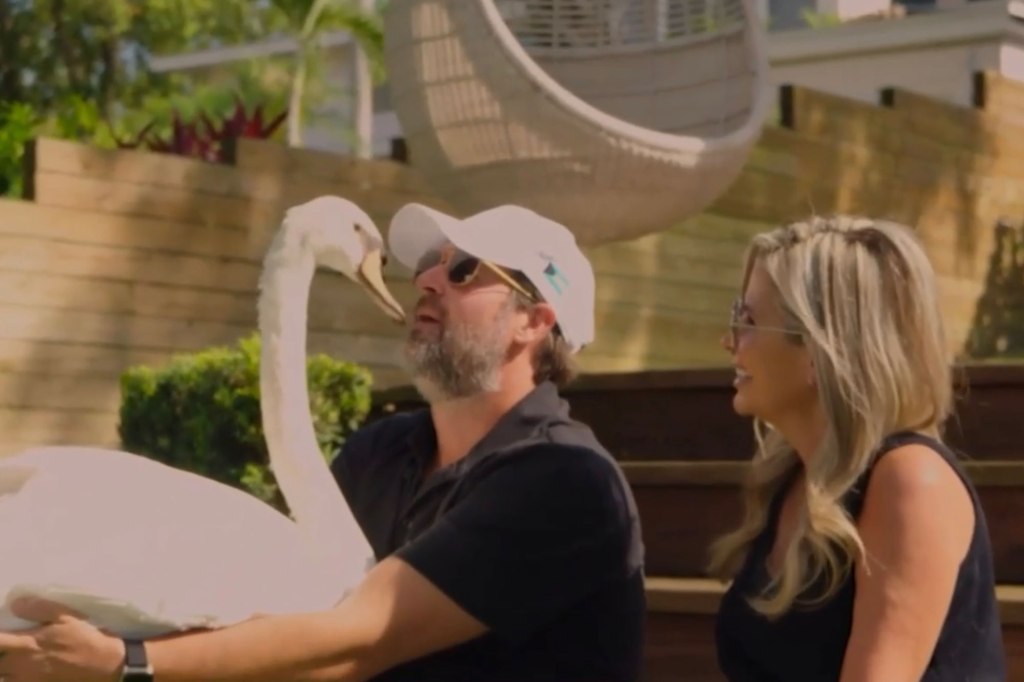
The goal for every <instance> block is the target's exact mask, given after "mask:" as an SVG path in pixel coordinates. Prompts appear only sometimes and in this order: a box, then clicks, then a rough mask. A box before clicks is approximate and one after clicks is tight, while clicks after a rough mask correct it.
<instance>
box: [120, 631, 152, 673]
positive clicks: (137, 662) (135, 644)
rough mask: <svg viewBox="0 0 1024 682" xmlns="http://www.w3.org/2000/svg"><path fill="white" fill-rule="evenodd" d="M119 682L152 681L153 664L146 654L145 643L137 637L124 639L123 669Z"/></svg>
mask: <svg viewBox="0 0 1024 682" xmlns="http://www.w3.org/2000/svg"><path fill="white" fill-rule="evenodd" d="M121 682H153V666H151V665H150V664H149V657H148V656H147V655H146V645H145V643H143V642H142V641H141V640H138V639H125V640H124V669H123V670H122V671H121Z"/></svg>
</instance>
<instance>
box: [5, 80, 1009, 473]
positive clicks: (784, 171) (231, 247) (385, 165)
mask: <svg viewBox="0 0 1024 682" xmlns="http://www.w3.org/2000/svg"><path fill="white" fill-rule="evenodd" d="M977 87H978V97H977V99H978V102H979V107H978V108H976V109H970V110H969V109H962V108H957V107H953V106H950V105H947V104H944V103H940V102H935V101H932V100H929V99H927V98H924V97H921V96H919V95H915V94H914V93H910V92H905V91H894V92H887V93H881V94H880V101H881V103H880V105H879V106H871V105H865V104H862V103H858V102H854V101H851V100H844V99H842V98H837V97H834V96H831V95H824V94H822V93H818V92H814V91H809V90H805V89H802V88H786V89H784V91H783V93H782V94H783V96H782V97H781V101H782V104H783V111H782V112H781V114H782V115H781V117H780V118H781V120H782V123H783V126H781V127H771V128H768V129H766V131H765V133H764V135H763V137H762V140H761V141H760V144H759V145H758V146H757V148H756V149H755V151H754V153H753V155H752V157H751V159H750V161H749V163H748V165H747V167H746V168H745V170H744V172H743V173H742V175H741V176H740V178H739V179H738V180H737V182H736V183H735V184H734V186H733V187H732V188H731V189H730V190H729V191H728V192H727V193H726V194H725V195H724V196H723V197H721V199H720V200H719V201H718V202H716V204H715V205H714V206H712V207H711V209H710V210H709V211H707V212H705V213H703V214H701V215H699V216H696V217H694V218H692V219H690V220H687V221H684V222H683V223H681V224H680V225H679V226H677V227H675V228H673V229H671V230H667V231H665V232H663V233H660V234H657V235H650V236H648V237H644V238H640V239H636V240H631V241H628V242H621V243H617V244H608V245H604V246H600V247H595V248H590V249H588V253H589V255H590V256H591V258H592V259H593V263H594V266H595V270H596V271H597V277H598V299H599V302H598V315H597V317H598V329H599V338H598V341H597V342H596V343H595V344H594V345H593V346H591V347H590V348H589V349H588V350H587V351H586V352H585V353H584V354H583V356H581V362H582V365H583V368H584V370H585V371H588V372H615V371H630V370H640V369H664V368H680V367H708V366H720V365H723V364H725V362H726V356H725V355H724V352H723V351H722V350H721V349H720V348H719V346H718V338H719V336H720V335H721V333H722V331H723V327H724V324H725V321H726V316H727V311H728V306H729V303H730V301H731V300H732V298H733V297H734V296H735V293H736V288H737V285H738V281H739V276H740V266H741V261H742V255H743V252H744V249H745V246H746V242H747V240H748V239H749V237H750V236H751V235H752V234H754V233H755V232H758V231H760V230H764V229H769V228H771V227H772V226H773V225H774V224H777V223H778V222H781V221H785V220H790V219H795V218H801V217H805V216H806V215H807V214H808V213H809V212H810V210H811V209H812V208H813V210H815V211H817V212H819V213H828V212H833V211H848V212H858V213H865V214H869V215H875V216H882V217H891V218H895V219H898V220H901V221H903V222H907V223H910V224H913V225H915V226H916V227H917V228H918V229H919V230H920V232H921V234H922V237H923V239H924V241H925V243H926V246H927V248H928V249H929V253H930V255H931V257H932V259H933V262H934V263H935V265H936V268H937V269H938V271H939V272H940V274H941V281H942V286H943V295H944V302H945V304H946V309H947V319H948V321H949V324H950V327H951V330H952V334H951V337H952V339H951V343H952V344H953V346H954V348H960V347H961V346H962V345H963V341H964V338H965V337H966V334H967V331H968V330H969V328H970V325H971V324H972V320H973V315H974V309H975V305H976V302H977V299H978V297H979V296H980V295H981V293H982V288H983V285H984V280H985V274H986V267H987V262H988V257H989V256H990V254H991V251H992V246H993V234H994V224H995V221H997V220H999V219H1011V220H1018V219H1019V218H1020V217H1021V216H1024V193H1022V190H1021V189H1020V188H1019V187H1018V183H1019V181H1020V179H1021V177H1022V176H1024V153H1022V147H1024V135H1022V134H1021V133H1022V132H1024V127H1022V126H1024V119H1022V118H1020V117H1018V116H1017V114H1016V112H1017V111H1018V110H1020V111H1024V108H1021V104H1020V103H1021V102H1024V94H1022V93H1024V88H1022V87H1021V85H1020V84H1016V83H1012V82H1008V81H1004V80H1002V79H1000V78H999V77H997V76H993V75H991V74H981V75H979V77H978V79H977ZM30 152H31V153H30V155H29V156H30V160H31V162H32V163H31V164H30V168H29V170H28V173H29V175H28V177H27V178H26V179H27V183H26V184H27V187H28V196H27V197H26V199H25V200H0V454H2V453H4V452H10V451H12V450H14V449H17V448H20V447H23V446H25V445H29V444H34V443H44V442H58V443H83V444H85V443H89V444H101V445H114V444H116V410H117V406H118V401H119V395H118V381H117V379H118V376H119V375H120V373H121V372H122V371H123V369H124V368H125V367H127V366H129V365H131V364H135V363H140V362H145V363H158V362H161V361H162V360H164V359H166V358H168V357H169V356H170V355H171V354H173V353H177V352H182V351H191V350H197V349H200V348H203V347H207V346H209V345H214V344H228V343H232V342H234V341H235V340H236V339H237V338H238V337H240V336H242V335H245V334H247V333H249V332H250V331H251V330H252V329H253V326H254V324H255V287H256V281H257V276H258V271H259V263H260V259H261V257H262V254H263V251H264V249H265V248H266V245H267V243H268V241H269V239H270V236H271V235H272V233H273V230H274V228H275V227H276V224H277V223H278V221H279V219H280V217H281V215H282V213H283V211H284V209H285V208H287V207H288V206H290V205H294V204H296V203H299V202H301V201H304V200H306V199H308V198H311V197H313V196H316V195H319V194H325V193H335V194H341V195H345V196H348V197H350V198H352V199H354V200H356V201H357V202H359V203H360V204H361V205H362V206H363V207H364V208H366V209H367V211H368V212H369V213H370V214H371V215H372V216H373V217H374V219H375V220H377V221H378V225H380V226H381V229H382V230H385V231H386V225H387V221H388V219H389V218H390V216H391V215H392V214H393V213H394V211H395V210H396V209H397V208H398V207H399V206H401V205H402V204H404V203H406V202H409V201H420V202H424V203H427V204H431V205H434V206H436V207H438V208H441V209H447V208H448V207H446V206H445V205H444V203H443V202H441V201H439V200H437V199H436V198H434V197H433V196H432V195H431V193H430V190H429V187H428V185H427V184H426V183H425V182H424V179H423V178H422V177H421V176H420V175H419V174H418V173H417V172H415V171H414V170H413V169H411V168H409V167H407V166H403V165H401V164H398V163H393V162H388V161H358V160H353V159H348V158H342V157H337V156H335V155H332V154H326V153H322V152H313V151H309V150H291V149H287V148H285V147H284V146H282V145H279V144H276V143H268V142H261V141H252V140H242V141H239V143H238V145H237V148H236V150H235V154H234V162H233V164H231V165H227V166H224V165H211V164H206V163H203V162H200V161H196V160H191V159H185V158H180V157H174V156H168V155H161V154H153V153H147V152H139V151H116V152H114V151H103V150H97V149H91V148H88V147H85V146H82V145H78V144H75V143H70V142H65V141H57V140H50V139H42V140H38V141H37V143H36V144H35V145H34V147H33V149H31V150H30ZM389 274H390V275H391V277H392V280H391V281H392V285H393V288H394V290H395V292H396V294H397V295H398V297H399V299H400V300H402V301H403V302H405V303H407V304H409V303H411V302H412V301H413V300H414V292H413V290H412V287H411V285H410V283H409V281H408V278H407V275H406V273H404V272H401V271H399V270H397V269H395V267H394V266H389ZM310 329H311V335H310V349H311V350H314V351H327V352H331V353H332V354H334V355H336V356H338V357H341V358H346V359H351V360H355V361H358V362H361V363H364V364H367V365H368V366H369V367H370V368H371V369H372V370H374V372H375V375H376V380H377V385H378V386H381V387H386V386H390V385H394V384H395V383H402V382H404V378H403V376H402V374H401V373H400V372H399V371H398V370H397V368H396V364H395V361H396V357H397V352H398V347H399V343H400V336H399V334H400V331H399V330H398V329H397V328H395V327H393V326H391V325H390V324H389V323H388V322H387V321H386V320H385V319H384V318H383V316H382V315H380V314H379V313H378V312H377V311H376V310H375V309H373V308H372V307H371V304H370V303H369V302H368V301H367V300H366V299H365V298H364V297H363V296H362V295H361V294H359V293H358V292H357V291H356V290H355V289H353V288H350V287H349V286H347V284H346V283H344V282H341V281H340V280H339V278H337V277H331V276H322V277H319V278H318V279H317V280H316V282H315V284H314V291H313V296H312V302H311V306H310Z"/></svg>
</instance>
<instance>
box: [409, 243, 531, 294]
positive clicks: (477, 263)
mask: <svg viewBox="0 0 1024 682" xmlns="http://www.w3.org/2000/svg"><path fill="white" fill-rule="evenodd" d="M438 265H441V266H443V267H444V269H445V272H446V273H447V276H448V283H449V284H450V285H452V286H453V287H464V286H468V285H469V284H471V283H472V282H473V280H475V279H476V278H477V276H478V275H479V274H480V269H481V268H482V267H483V268H487V269H488V270H490V271H491V272H493V273H494V274H495V275H497V276H498V277H499V278H500V279H501V280H502V281H503V282H505V283H506V284H508V285H509V286H510V287H512V288H513V289H515V290H516V291H518V292H519V293H521V294H522V295H523V296H526V297H527V298H528V299H530V300H531V301H535V302H536V301H539V300H540V297H539V296H538V295H537V294H536V293H535V292H532V291H529V290H528V289H527V288H526V287H525V286H524V285H523V284H521V283H520V282H517V281H516V279H515V278H514V277H513V276H512V275H510V274H509V273H508V272H506V271H505V269H504V268H501V267H500V266H498V265H495V264H494V263H491V262H490V261H486V260H483V259H482V258H477V257H476V256H472V255H470V254H468V253H466V252H465V251H462V250H461V249H457V248H455V247H451V246H449V247H446V248H444V249H441V250H438V251H429V252H427V253H426V254H425V255H424V256H423V258H421V259H420V260H419V262H418V263H417V264H416V273H415V275H414V276H413V279H415V278H417V277H419V276H420V275H421V274H423V273H424V272H425V271H427V270H429V269H430V268H433V267H436V266H438Z"/></svg>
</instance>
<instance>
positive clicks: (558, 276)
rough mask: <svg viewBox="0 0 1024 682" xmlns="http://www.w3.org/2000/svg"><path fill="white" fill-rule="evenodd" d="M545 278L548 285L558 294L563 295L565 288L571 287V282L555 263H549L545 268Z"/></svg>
mask: <svg viewBox="0 0 1024 682" xmlns="http://www.w3.org/2000/svg"><path fill="white" fill-rule="evenodd" d="M544 276H545V277H546V278H547V280H548V284H550V285H551V286H552V288H553V289H554V290H555V291H556V292H557V293H558V294H561V293H562V288H563V287H568V286H569V280H567V279H566V278H565V275H563V274H562V271H561V270H559V269H558V268H557V267H555V264H554V263H551V262H549V263H548V265H547V267H546V268H544Z"/></svg>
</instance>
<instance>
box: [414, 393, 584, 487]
mask: <svg viewBox="0 0 1024 682" xmlns="http://www.w3.org/2000/svg"><path fill="white" fill-rule="evenodd" d="M421 414H422V416H421V418H420V421H419V423H418V424H417V425H416V426H415V427H414V428H413V429H412V430H411V432H410V433H409V436H408V440H407V442H408V445H409V450H410V452H411V453H412V459H413V460H414V461H415V466H417V467H421V466H422V465H423V464H425V463H426V462H427V460H428V459H429V458H431V457H433V455H434V451H435V450H436V449H437V432H436V431H435V430H434V421H433V420H432V419H431V418H430V410H429V409H426V410H423V411H422V413H421ZM569 420H570V417H569V404H568V402H566V401H565V400H564V399H563V398H562V397H561V396H559V394H558V388H557V387H556V386H555V385H554V384H553V383H552V382H550V381H544V382H541V383H540V384H538V385H537V386H535V387H534V388H533V390H531V391H530V392H529V393H527V394H526V395H525V396H523V398H522V400H520V401H519V402H518V403H516V404H515V405H514V406H513V407H512V408H511V409H510V410H509V411H508V412H506V413H505V414H504V415H502V416H501V418H500V419H499V420H498V421H497V423H496V424H495V425H494V426H493V427H492V428H491V430H490V431H489V432H488V433H487V434H486V435H485V436H484V437H483V438H482V439H480V441H479V442H478V443H477V444H476V445H474V446H473V447H472V448H471V449H470V451H469V452H468V453H467V454H466V456H465V457H463V458H462V459H460V460H459V461H458V462H455V464H453V465H452V466H450V467H446V469H451V470H452V474H453V475H461V474H463V473H465V472H466V471H468V470H469V469H470V468H472V467H473V466H474V465H475V464H476V463H477V462H479V461H480V460H482V459H485V458H486V457H487V456H488V455H490V454H491V453H493V452H496V451H499V450H503V449H505V448H508V447H510V446H512V445H515V444H516V443H517V442H519V441H522V440H526V439H528V438H530V437H531V436H532V435H533V434H535V433H536V432H537V430H538V429H539V428H542V427H544V426H545V425H547V424H551V423H553V422H568V421H569ZM442 471H444V470H442Z"/></svg>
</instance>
